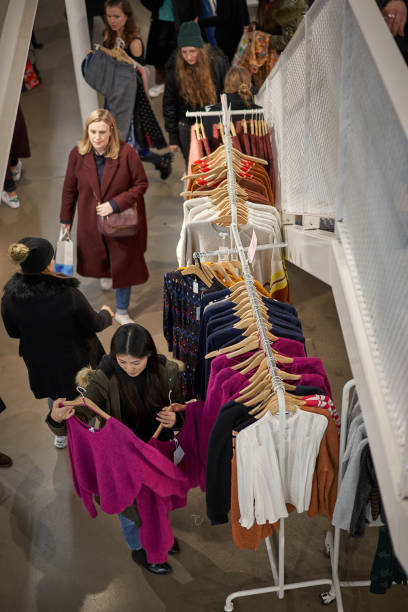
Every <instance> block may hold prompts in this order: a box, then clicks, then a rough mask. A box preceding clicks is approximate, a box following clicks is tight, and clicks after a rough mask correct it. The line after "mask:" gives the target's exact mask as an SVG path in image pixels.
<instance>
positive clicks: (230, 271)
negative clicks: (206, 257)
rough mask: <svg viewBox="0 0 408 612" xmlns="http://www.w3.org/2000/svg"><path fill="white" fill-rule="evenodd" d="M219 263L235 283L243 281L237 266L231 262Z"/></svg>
mask: <svg viewBox="0 0 408 612" xmlns="http://www.w3.org/2000/svg"><path fill="white" fill-rule="evenodd" d="M219 263H220V265H221V266H222V267H223V268H224V269H225V270H226V272H227V273H228V274H229V275H230V277H231V278H232V280H233V281H238V280H240V279H241V277H240V276H239V274H238V273H237V271H236V266H234V265H233V263H232V262H231V261H220V262H219Z"/></svg>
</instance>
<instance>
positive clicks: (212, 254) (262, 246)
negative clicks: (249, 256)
mask: <svg viewBox="0 0 408 612" xmlns="http://www.w3.org/2000/svg"><path fill="white" fill-rule="evenodd" d="M286 246H288V243H287V242H277V243H274V244H260V245H258V246H257V247H256V250H257V251H269V250H270V249H278V248H280V249H283V248H284V247H286ZM248 249H249V247H243V250H244V252H245V253H247V252H248ZM223 253H225V255H236V254H237V253H238V249H225V251H223ZM220 254H221V251H220V250H219V249H218V250H217V251H194V253H193V260H197V259H204V258H205V257H215V255H220Z"/></svg>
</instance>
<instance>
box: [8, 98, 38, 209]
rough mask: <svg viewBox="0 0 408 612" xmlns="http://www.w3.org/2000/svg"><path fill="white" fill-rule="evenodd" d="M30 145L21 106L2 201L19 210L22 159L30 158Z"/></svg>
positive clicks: (18, 110) (15, 126)
mask: <svg viewBox="0 0 408 612" xmlns="http://www.w3.org/2000/svg"><path fill="white" fill-rule="evenodd" d="M30 155H31V153H30V143H29V141H28V134H27V127H26V123H25V120H24V115H23V111H22V109H21V105H20V104H19V105H18V109H17V117H16V122H15V124H14V131H13V139H12V141H11V147H10V157H9V161H8V164H7V170H6V178H5V180H4V186H3V191H2V194H1V201H2V202H4V204H7V206H10V208H18V207H19V206H20V200H19V197H18V194H17V185H16V183H18V181H19V180H20V179H21V173H22V170H23V164H22V163H21V160H20V157H30Z"/></svg>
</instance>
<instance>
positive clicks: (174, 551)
mask: <svg viewBox="0 0 408 612" xmlns="http://www.w3.org/2000/svg"><path fill="white" fill-rule="evenodd" d="M179 552H180V544H179V543H178V540H177V538H174V542H173V546H172V547H171V548H170V550H169V555H176V554H177V553H179Z"/></svg>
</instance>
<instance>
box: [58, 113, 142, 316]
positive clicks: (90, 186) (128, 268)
mask: <svg viewBox="0 0 408 612" xmlns="http://www.w3.org/2000/svg"><path fill="white" fill-rule="evenodd" d="M148 184H149V183H148V180H147V177H146V174H145V171H144V169H143V165H142V163H141V161H140V158H139V156H138V154H137V153H136V151H135V150H134V149H133V148H132V147H131V146H130V145H129V144H127V143H126V142H122V141H120V140H119V136H118V131H117V128H116V123H115V120H114V118H113V117H112V114H111V113H110V112H109V111H108V110H106V109H103V108H99V109H96V110H94V111H92V113H91V114H90V115H89V116H88V118H87V120H86V124H85V129H84V133H83V135H82V139H81V140H80V142H79V143H78V145H77V146H76V147H74V148H73V149H72V151H71V153H70V155H69V160H68V167H67V171H66V175H65V181H64V185H63V188H62V204H61V213H60V222H61V225H62V227H63V228H64V229H66V230H68V231H70V230H71V226H72V222H73V219H74V215H75V211H76V208H77V207H78V228H77V269H78V273H79V274H81V276H87V277H91V278H100V279H101V287H102V289H104V290H106V289H110V288H111V286H113V288H114V289H116V313H115V319H116V321H117V322H118V323H120V324H121V325H123V324H124V323H129V322H132V319H131V318H130V317H129V314H128V308H129V303H130V293H131V287H132V285H139V284H142V283H145V282H146V281H147V279H148V276H149V273H148V270H147V266H146V262H145V259H144V251H145V250H146V242H147V225H146V211H145V204H144V199H143V196H144V194H145V192H146V189H147V187H148ZM134 205H136V208H137V212H138V234H137V235H136V236H127V237H120V238H115V237H111V236H109V237H108V236H103V235H102V234H101V233H100V232H99V230H98V227H97V215H99V216H101V217H106V216H107V215H111V214H115V213H119V212H121V211H123V210H126V208H129V207H130V206H134Z"/></svg>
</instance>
